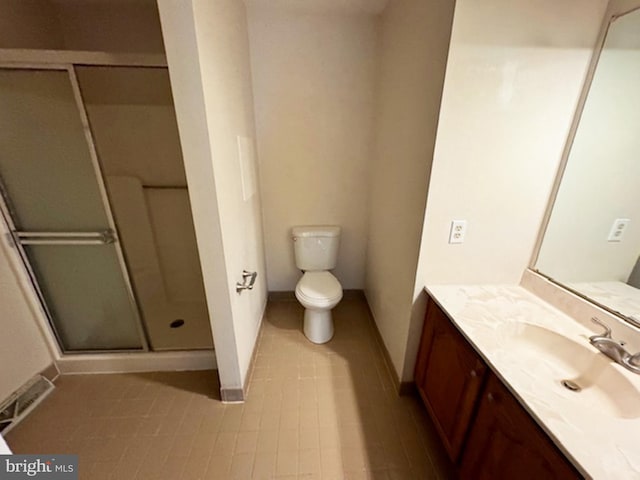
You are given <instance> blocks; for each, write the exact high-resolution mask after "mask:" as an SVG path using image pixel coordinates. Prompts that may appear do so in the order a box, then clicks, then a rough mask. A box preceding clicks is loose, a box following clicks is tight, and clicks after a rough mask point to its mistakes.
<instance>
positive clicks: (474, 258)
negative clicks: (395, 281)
mask: <svg viewBox="0 0 640 480" xmlns="http://www.w3.org/2000/svg"><path fill="white" fill-rule="evenodd" d="M605 6H606V1H604V0H591V1H589V2H585V1H582V0H572V1H565V2H561V3H559V2H555V1H552V0H545V1H542V2H536V3H531V2H527V1H526V0H518V1H507V0H493V1H491V2H483V3H478V2H474V1H470V0H460V1H458V2H457V4H456V11H455V20H454V26H453V34H452V39H451V49H450V54H449V62H448V65H447V73H446V81H445V87H444V92H443V100H442V108H441V113H440V124H439V126H438V138H437V142H436V150H435V155H434V166H433V170H432V176H431V184H430V187H429V195H428V199H427V211H426V217H425V227H424V235H423V241H422V247H421V252H422V255H421V260H420V262H421V264H422V274H421V278H420V279H419V280H422V281H421V282H420V281H419V282H418V283H419V286H421V285H423V284H424V283H509V284H514V283H517V282H518V281H519V279H520V276H521V275H522V272H523V270H524V269H525V268H526V267H527V265H528V263H529V260H530V257H531V253H532V249H533V246H534V243H535V240H536V236H537V233H538V229H539V228H540V223H541V220H542V216H543V213H544V210H545V208H546V205H547V202H548V198H549V193H550V190H551V185H552V183H553V180H554V178H555V174H556V169H557V167H558V163H559V160H560V157H561V154H562V149H563V147H564V142H565V140H566V136H567V133H568V129H569V126H570V124H571V121H572V118H573V113H574V109H575V107H576V103H577V99H578V96H579V94H580V91H581V87H582V82H583V81H584V76H585V73H586V69H587V66H588V63H589V60H590V56H591V51H592V48H593V46H594V44H595V41H596V38H597V34H598V30H599V27H600V22H601V20H602V15H603V12H604V8H605ZM496 12H499V13H500V14H499V15H497V14H496ZM453 219H466V220H467V221H468V230H467V235H466V241H465V243H464V244H461V245H449V244H448V243H447V241H448V233H449V225H450V221H451V220H453Z"/></svg>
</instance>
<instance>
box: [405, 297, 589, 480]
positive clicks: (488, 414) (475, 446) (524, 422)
mask: <svg viewBox="0 0 640 480" xmlns="http://www.w3.org/2000/svg"><path fill="white" fill-rule="evenodd" d="M415 381H416V386H417V388H418V391H419V393H420V396H421V397H422V400H423V402H424V404H425V407H426V409H427V411H428V412H429V415H430V416H431V418H432V420H433V422H434V424H435V426H436V429H437V430H438V433H439V435H440V438H441V439H442V442H443V443H444V446H445V449H446V450H447V452H448V454H449V457H450V458H451V460H452V461H453V462H454V463H455V464H456V466H457V467H458V472H459V475H460V478H461V479H463V480H467V479H468V480H501V479H504V480H512V479H518V480H526V479H532V480H533V479H536V480H538V479H542V478H544V479H578V478H582V477H581V476H580V475H579V474H578V472H577V471H576V470H575V469H574V467H573V466H572V465H571V464H570V463H569V462H568V461H567V459H566V458H565V457H564V455H563V454H562V453H561V452H560V451H559V450H558V448H557V447H556V446H555V444H554V443H553V442H552V441H551V440H550V439H549V438H548V436H547V435H546V434H545V433H544V432H543V431H542V429H541V428H540V427H539V426H538V424H537V423H536V422H535V420H533V419H532V418H531V416H530V415H529V413H528V412H527V411H526V410H525V409H524V408H523V407H522V406H521V405H520V403H519V402H518V400H517V399H516V398H514V397H513V395H512V394H511V392H509V390H508V389H507V388H506V387H505V386H504V385H503V384H502V382H501V381H500V379H498V377H496V375H495V374H494V373H493V372H492V371H491V370H490V369H489V368H488V367H487V365H486V364H485V363H484V361H483V360H482V358H480V356H479V355H478V354H477V353H476V351H475V350H474V349H473V347H472V346H471V345H470V344H469V343H468V342H467V340H466V339H465V338H464V337H463V335H462V334H461V333H460V332H459V331H458V329H457V328H456V327H455V326H454V325H453V324H452V323H451V320H449V318H448V317H447V315H446V314H445V313H444V312H443V311H442V310H441V309H440V307H439V306H438V305H437V304H436V303H435V302H434V301H433V300H432V299H429V303H428V306H427V314H426V317H425V323H424V328H423V331H422V339H421V343H420V351H419V353H418V359H417V363H416V370H415Z"/></svg>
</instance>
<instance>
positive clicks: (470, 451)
mask: <svg viewBox="0 0 640 480" xmlns="http://www.w3.org/2000/svg"><path fill="white" fill-rule="evenodd" d="M460 478H461V479H462V480H467V479H468V480H501V479H504V480H507V479H508V480H513V479H516V478H517V479H518V480H527V479H530V480H539V479H543V478H544V479H545V480H547V479H563V480H564V479H578V478H582V477H581V476H580V475H579V474H578V473H577V472H576V471H575V470H574V468H573V466H572V465H571V464H570V463H569V462H568V461H567V460H566V459H565V458H564V456H563V455H562V453H560V451H559V450H558V449H557V448H556V446H555V445H554V444H553V443H552V441H551V440H550V439H549V438H548V437H547V436H546V434H545V433H544V432H543V431H542V430H541V429H540V427H539V426H538V425H537V424H536V422H535V421H534V420H533V419H532V418H531V417H530V416H529V414H528V413H527V412H526V411H525V410H524V409H523V408H522V407H521V406H520V404H519V403H518V401H517V400H516V399H515V398H514V397H513V396H512V395H511V392H509V391H508V390H507V388H506V387H505V386H504V385H503V384H502V382H501V381H500V380H499V379H498V378H497V377H496V376H495V375H493V374H492V373H491V374H490V375H489V378H488V380H487V385H486V388H485V389H484V392H483V395H482V400H481V402H480V407H479V409H478V414H477V416H476V419H475V422H474V424H473V426H472V427H471V433H470V434H469V439H468V441H467V444H466V445H465V449H464V454H463V456H462V462H461V465H460Z"/></svg>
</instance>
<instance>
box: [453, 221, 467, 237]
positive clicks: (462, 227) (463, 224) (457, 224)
mask: <svg viewBox="0 0 640 480" xmlns="http://www.w3.org/2000/svg"><path fill="white" fill-rule="evenodd" d="M466 233H467V221H466V220H452V221H451V230H449V243H464V236H465V235H466Z"/></svg>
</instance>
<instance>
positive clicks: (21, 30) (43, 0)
mask: <svg viewBox="0 0 640 480" xmlns="http://www.w3.org/2000/svg"><path fill="white" fill-rule="evenodd" d="M0 48H44V49H66V50H97V51H105V52H144V53H161V52H163V50H164V47H163V43H162V32H161V30H160V19H159V17H158V8H157V5H156V2H155V1H154V0H134V1H126V0H125V1H117V2H114V1H112V0H105V1H90V2H85V1H82V0H2V1H1V2H0Z"/></svg>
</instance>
